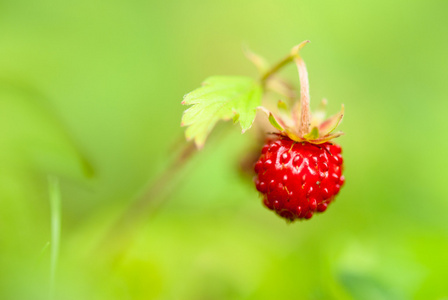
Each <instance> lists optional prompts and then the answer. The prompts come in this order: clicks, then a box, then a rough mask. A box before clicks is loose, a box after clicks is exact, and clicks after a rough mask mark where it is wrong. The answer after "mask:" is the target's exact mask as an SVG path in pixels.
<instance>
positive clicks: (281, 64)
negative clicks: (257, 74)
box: [260, 54, 294, 85]
mask: <svg viewBox="0 0 448 300" xmlns="http://www.w3.org/2000/svg"><path fill="white" fill-rule="evenodd" d="M293 59H294V56H293V55H291V54H289V55H288V56H286V57H285V58H283V59H282V60H281V61H279V62H278V63H276V64H275V65H274V66H273V67H272V68H270V69H269V70H267V71H266V72H265V73H264V74H263V75H262V76H261V78H260V81H261V84H263V85H264V84H265V82H266V81H267V80H268V79H269V77H271V76H272V75H274V74H275V73H276V72H278V70H280V69H281V68H283V67H284V66H286V65H287V64H289V63H290V62H292V60H293Z"/></svg>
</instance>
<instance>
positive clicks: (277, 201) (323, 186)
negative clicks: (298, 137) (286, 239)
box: [255, 137, 344, 221]
mask: <svg viewBox="0 0 448 300" xmlns="http://www.w3.org/2000/svg"><path fill="white" fill-rule="evenodd" d="M255 172H256V173H257V177H256V179H255V184H256V187H257V190H258V191H260V193H262V194H263V202H264V205H265V206H266V207H267V208H269V209H271V210H273V211H275V212H276V213H277V214H278V215H280V216H281V217H283V218H285V219H288V220H291V221H293V220H295V219H302V218H305V219H309V218H311V217H312V216H313V214H314V213H315V212H323V211H325V210H326V209H327V206H328V205H329V204H330V203H331V202H332V201H333V199H334V197H335V196H336V195H337V194H338V193H339V190H340V188H341V186H342V185H343V184H344V176H343V175H342V156H341V147H340V146H338V145H336V144H330V143H323V144H319V145H316V144H312V143H308V142H301V143H298V142H295V141H293V140H291V139H289V138H287V137H280V138H279V139H276V140H273V141H270V142H268V143H267V144H266V145H265V146H264V147H263V149H262V154H261V157H260V159H259V160H258V162H257V163H256V164H255Z"/></svg>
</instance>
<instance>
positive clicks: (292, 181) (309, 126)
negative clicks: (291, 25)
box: [255, 44, 345, 221]
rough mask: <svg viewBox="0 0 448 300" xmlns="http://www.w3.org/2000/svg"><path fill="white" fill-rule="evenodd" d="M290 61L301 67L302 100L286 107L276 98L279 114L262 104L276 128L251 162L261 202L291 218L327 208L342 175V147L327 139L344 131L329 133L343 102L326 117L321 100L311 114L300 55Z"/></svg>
mask: <svg viewBox="0 0 448 300" xmlns="http://www.w3.org/2000/svg"><path fill="white" fill-rule="evenodd" d="M302 46H303V44H301V45H299V46H298V47H302ZM296 53H298V51H296ZM294 61H295V62H296V64H297V67H298V70H299V77H300V86H301V91H300V94H301V99H300V103H299V102H298V101H297V103H295V105H294V106H293V108H292V109H291V110H289V109H288V108H287V107H286V104H285V103H284V102H282V101H280V102H279V105H278V107H279V110H280V111H282V112H283V113H282V114H277V115H274V114H273V113H272V112H270V111H269V110H267V109H266V108H263V107H261V109H262V110H263V111H265V112H266V113H267V114H268V116H269V121H270V122H271V124H272V125H273V126H274V127H275V128H276V129H278V130H279V133H277V138H275V139H271V140H269V141H268V142H267V143H266V144H265V145H264V147H263V148H262V151H261V156H260V158H259V160H258V161H257V163H256V164H255V172H256V173H257V175H256V177H255V185H256V188H257V190H258V191H259V192H260V193H261V194H262V195H263V203H264V205H265V206H266V207H267V208H269V209H271V210H273V211H275V212H276V213H277V214H278V215H279V216H281V217H283V218H285V219H287V220H290V221H293V220H296V219H309V218H311V217H312V216H313V214H314V213H315V212H323V211H325V210H326V209H327V207H328V205H329V204H330V203H331V202H332V201H333V200H334V197H335V196H336V195H337V194H338V193H339V190H340V188H341V186H342V185H343V184H344V180H345V179H344V176H343V175H342V163H343V159H342V156H341V152H342V149H341V147H340V146H339V145H336V144H334V143H332V142H330V140H331V139H333V138H336V137H338V136H340V135H342V132H337V133H332V132H333V131H334V130H335V129H336V128H337V126H338V125H339V123H340V122H341V120H342V117H343V114H344V107H343V106H342V109H341V111H340V112H339V113H338V114H336V115H334V116H332V117H330V118H329V119H327V120H324V116H325V113H324V106H325V105H326V101H325V100H323V101H322V107H321V109H320V110H319V111H317V112H315V113H314V114H313V115H311V113H310V110H309V99H310V98H309V84H308V74H307V71H306V67H305V63H304V62H303V60H302V58H301V57H300V56H299V55H298V54H297V55H295V57H294ZM285 111H287V112H288V114H285V113H284V112H285Z"/></svg>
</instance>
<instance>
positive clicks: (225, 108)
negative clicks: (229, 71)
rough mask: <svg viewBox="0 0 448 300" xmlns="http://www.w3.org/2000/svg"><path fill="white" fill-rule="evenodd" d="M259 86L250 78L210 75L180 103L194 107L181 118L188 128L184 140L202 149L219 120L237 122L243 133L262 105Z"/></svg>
mask: <svg viewBox="0 0 448 300" xmlns="http://www.w3.org/2000/svg"><path fill="white" fill-rule="evenodd" d="M261 94H262V87H261V86H260V84H259V83H257V82H256V81H255V80H253V79H252V78H249V77H237V76H213V77H210V78H208V79H206V80H205V81H204V83H203V86H202V87H200V88H198V89H196V90H194V91H192V92H190V93H189V94H187V95H185V97H184V100H183V101H182V104H185V105H193V106H192V107H190V108H188V109H187V110H186V111H185V112H184V115H183V117H182V126H188V128H187V130H186V133H185V134H186V137H187V139H188V140H191V139H194V141H195V143H196V145H197V146H198V147H202V146H203V145H204V143H205V140H206V138H207V136H208V135H209V133H210V132H211V131H212V129H213V127H214V126H215V125H216V123H217V122H218V121H219V120H229V119H233V121H234V122H235V123H236V122H239V123H240V125H241V129H242V130H243V133H244V132H245V131H246V130H248V129H249V128H250V127H251V126H252V123H253V121H254V119H255V114H256V108H257V106H259V105H260V102H261Z"/></svg>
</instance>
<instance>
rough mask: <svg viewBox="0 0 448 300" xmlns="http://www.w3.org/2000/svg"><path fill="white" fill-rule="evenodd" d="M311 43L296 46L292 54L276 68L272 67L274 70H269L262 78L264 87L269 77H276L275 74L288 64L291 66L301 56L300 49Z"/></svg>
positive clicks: (304, 42) (275, 66) (277, 64)
mask: <svg viewBox="0 0 448 300" xmlns="http://www.w3.org/2000/svg"><path fill="white" fill-rule="evenodd" d="M309 42H310V41H308V40H306V41H303V42H301V43H300V44H298V45H296V46H294V47H293V48H292V50H291V52H290V53H289V54H288V55H287V56H286V57H284V58H283V59H282V60H280V61H279V62H278V63H276V64H275V65H274V66H272V68H270V69H269V70H267V71H266V72H265V73H264V74H263V75H262V76H261V78H260V82H261V84H263V85H264V83H265V82H266V80H268V79H269V77H271V76H272V75H274V74H275V73H277V72H278V71H279V70H280V69H281V68H283V67H284V66H286V65H287V64H289V63H290V62H292V61H293V60H294V59H295V58H296V57H297V56H298V54H299V51H300V49H302V48H303V46H305V45H306V44H307V43H309Z"/></svg>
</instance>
